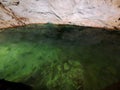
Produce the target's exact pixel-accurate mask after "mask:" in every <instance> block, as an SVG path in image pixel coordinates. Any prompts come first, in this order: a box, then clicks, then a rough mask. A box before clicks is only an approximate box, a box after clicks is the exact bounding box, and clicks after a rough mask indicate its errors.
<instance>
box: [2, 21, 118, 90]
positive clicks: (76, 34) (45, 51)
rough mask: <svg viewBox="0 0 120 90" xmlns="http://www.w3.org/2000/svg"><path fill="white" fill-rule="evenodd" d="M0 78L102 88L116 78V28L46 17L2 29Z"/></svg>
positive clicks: (44, 87) (39, 85)
mask: <svg viewBox="0 0 120 90" xmlns="http://www.w3.org/2000/svg"><path fill="white" fill-rule="evenodd" d="M0 79H6V80H9V81H14V82H22V83H25V84H28V85H31V86H32V87H33V89H34V90H102V89H104V88H105V87H107V86H109V85H111V84H113V83H116V82H118V81H119V80H120V31H109V30H105V29H98V28H90V27H78V26H69V25H53V24H50V23H48V24H45V25H39V24H37V25H27V26H23V27H17V28H8V29H2V31H1V32H0Z"/></svg>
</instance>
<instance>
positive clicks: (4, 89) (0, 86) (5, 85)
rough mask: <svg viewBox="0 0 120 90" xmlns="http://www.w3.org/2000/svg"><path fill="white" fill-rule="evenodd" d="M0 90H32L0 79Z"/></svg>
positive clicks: (21, 84)
mask: <svg viewBox="0 0 120 90" xmlns="http://www.w3.org/2000/svg"><path fill="white" fill-rule="evenodd" d="M0 90H32V87H31V86H29V85H25V84H23V83H16V82H11V81H7V80H4V79H0Z"/></svg>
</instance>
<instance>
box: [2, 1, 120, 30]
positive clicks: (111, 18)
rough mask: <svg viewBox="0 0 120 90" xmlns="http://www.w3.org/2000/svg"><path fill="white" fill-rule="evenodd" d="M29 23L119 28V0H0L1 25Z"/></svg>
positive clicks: (3, 26)
mask: <svg viewBox="0 0 120 90" xmlns="http://www.w3.org/2000/svg"><path fill="white" fill-rule="evenodd" d="M31 23H55V24H74V25H80V26H91V27H101V28H111V29H120V0H0V28H6V27H14V26H18V25H25V24H31Z"/></svg>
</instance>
